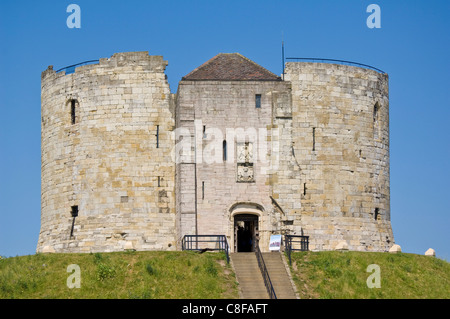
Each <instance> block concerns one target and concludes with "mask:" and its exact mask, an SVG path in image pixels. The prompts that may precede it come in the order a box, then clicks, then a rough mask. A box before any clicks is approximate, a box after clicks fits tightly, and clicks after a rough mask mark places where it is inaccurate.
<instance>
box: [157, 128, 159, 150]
mask: <svg viewBox="0 0 450 319" xmlns="http://www.w3.org/2000/svg"><path fill="white" fill-rule="evenodd" d="M156 148H159V125H156Z"/></svg>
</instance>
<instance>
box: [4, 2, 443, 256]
mask: <svg viewBox="0 0 450 319" xmlns="http://www.w3.org/2000/svg"><path fill="white" fill-rule="evenodd" d="M71 3H75V4H78V5H79V6H80V8H81V28H80V29H69V28H68V27H67V25H66V19H67V17H68V16H69V15H70V13H67V12H66V8H67V6H68V5H69V4H71ZM371 3H375V4H378V5H379V7H380V9H381V28H379V29H370V28H368V27H367V25H366V19H367V17H368V16H369V15H370V13H367V12H366V8H367V6H368V5H369V4H371ZM449 16H450V1H445V0H429V1H413V0H408V1H406V0H395V1H387V0H386V1H384V0H383V1H381V0H371V1H364V0H347V1H332V0H310V1H301V0H296V1H281V0H280V1H263V0H259V1H247V0H239V1H234V0H227V1H215V0H209V1H193V0H189V1H188V0H184V1H171V0H164V1H153V0H150V1H143V0H142V1H138V0H128V1H114V0H108V1H104V0H95V1H92V0H91V1H82V0H71V1H42V0H41V1H20V0H18V1H12V0H11V1H8V0H2V1H1V2H0V112H1V114H0V204H1V205H0V255H3V256H16V255H28V254H34V253H35V249H36V244H37V240H38V235H39V228H40V74H41V72H42V71H44V70H45V69H46V68H47V66H48V65H54V67H55V69H58V68H62V67H64V66H67V65H71V64H74V63H78V62H82V61H85V60H91V59H99V58H105V57H106V58H107V57H110V56H111V55H112V54H114V53H116V52H127V51H149V53H150V54H151V55H163V56H164V58H165V60H167V61H169V66H168V67H167V69H166V74H167V75H168V79H169V83H170V85H171V90H172V92H176V90H177V83H178V81H179V80H180V79H181V77H182V76H184V75H186V74H187V73H189V72H190V71H191V70H193V69H194V68H196V67H197V66H199V65H201V64H202V63H204V62H205V61H207V60H208V59H210V58H212V57H213V56H215V55H216V54H218V53H220V52H239V53H241V54H243V55H244V56H246V57H248V58H250V59H252V60H253V61H255V62H257V63H259V64H261V65H262V66H264V67H266V68H267V69H269V70H271V71H272V72H274V73H277V74H280V73H281V65H282V64H281V36H282V34H283V36H284V41H285V52H286V54H285V55H286V57H323V58H333V59H343V60H350V61H356V62H360V63H365V64H370V65H373V66H375V67H378V68H380V69H382V70H384V71H386V72H387V73H388V74H389V77H390V132H391V135H390V151H391V221H392V227H393V231H394V238H395V241H396V243H398V244H399V245H401V246H402V249H403V251H404V252H409V253H417V254H423V253H424V252H425V251H426V250H427V249H428V248H430V247H432V248H434V249H435V250H436V252H437V255H438V256H439V257H441V258H444V259H446V260H450V245H449V244H450V235H449V233H450V232H449V226H450V218H449V216H450V215H449V213H450V204H449V202H450V200H449V198H450V194H449V190H450V187H449V185H450V173H449V172H450V169H449V164H450V147H449V146H450V133H449V127H450V98H449V96H450V95H449V89H450V80H449V75H448V74H449V72H450V62H449V57H450V19H449Z"/></svg>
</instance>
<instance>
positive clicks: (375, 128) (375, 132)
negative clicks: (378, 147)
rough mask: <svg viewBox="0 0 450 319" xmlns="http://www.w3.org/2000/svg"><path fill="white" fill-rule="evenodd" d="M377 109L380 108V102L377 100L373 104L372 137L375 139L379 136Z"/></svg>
mask: <svg viewBox="0 0 450 319" xmlns="http://www.w3.org/2000/svg"><path fill="white" fill-rule="evenodd" d="M379 110H380V104H379V103H378V102H377V103H375V105H374V106H373V138H374V139H375V140H377V139H379V137H380V132H379V130H380V121H379V117H380V116H379Z"/></svg>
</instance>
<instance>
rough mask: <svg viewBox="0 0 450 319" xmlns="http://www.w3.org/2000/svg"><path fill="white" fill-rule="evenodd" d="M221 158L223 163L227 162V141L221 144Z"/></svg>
mask: <svg viewBox="0 0 450 319" xmlns="http://www.w3.org/2000/svg"><path fill="white" fill-rule="evenodd" d="M222 156H223V158H222V159H223V161H224V162H226V161H227V141H226V140H224V141H223V143H222Z"/></svg>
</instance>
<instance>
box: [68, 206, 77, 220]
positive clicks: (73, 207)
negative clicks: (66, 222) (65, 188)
mask: <svg viewBox="0 0 450 319" xmlns="http://www.w3.org/2000/svg"><path fill="white" fill-rule="evenodd" d="M70 213H71V215H72V217H77V216H78V206H72V207H71V211H70Z"/></svg>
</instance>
